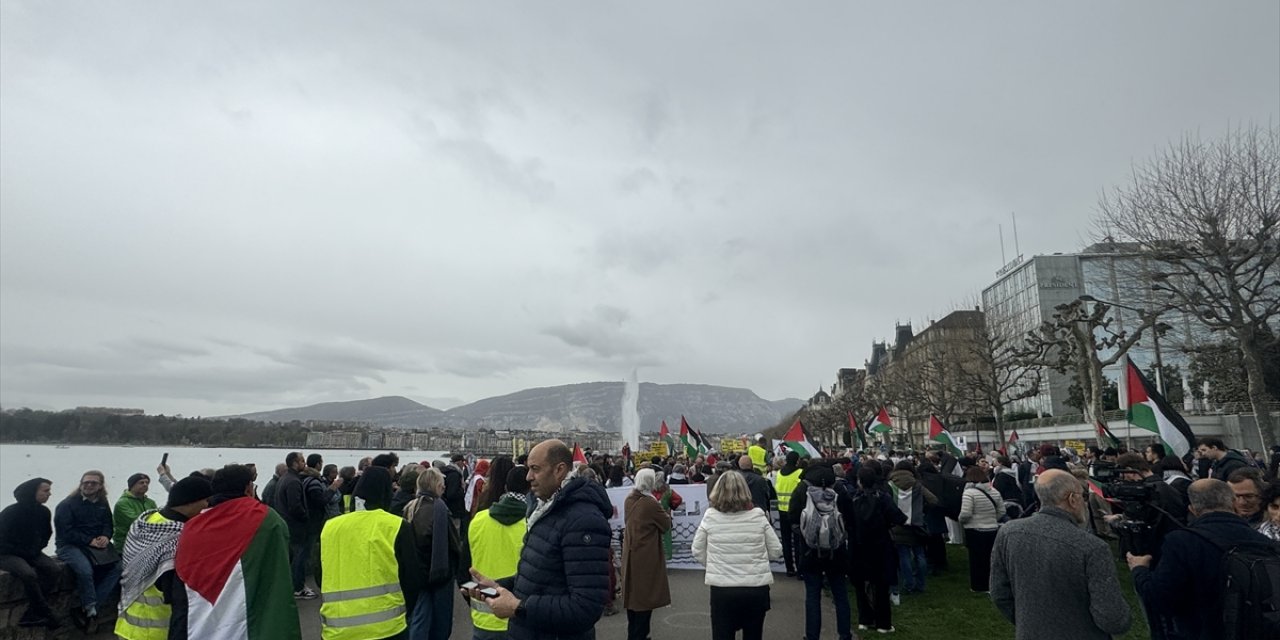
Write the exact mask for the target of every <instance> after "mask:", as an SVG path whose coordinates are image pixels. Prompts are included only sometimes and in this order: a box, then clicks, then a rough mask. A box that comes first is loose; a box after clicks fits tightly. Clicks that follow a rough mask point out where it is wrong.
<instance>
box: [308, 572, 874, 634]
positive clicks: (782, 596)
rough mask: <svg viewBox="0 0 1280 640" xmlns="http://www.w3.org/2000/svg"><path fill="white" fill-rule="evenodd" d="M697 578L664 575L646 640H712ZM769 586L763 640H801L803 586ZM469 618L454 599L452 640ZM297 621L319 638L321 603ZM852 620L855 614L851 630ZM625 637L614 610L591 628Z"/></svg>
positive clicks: (826, 623)
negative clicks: (666, 588)
mask: <svg viewBox="0 0 1280 640" xmlns="http://www.w3.org/2000/svg"><path fill="white" fill-rule="evenodd" d="M702 575H703V572H702V571H691V570H684V569H673V570H669V571H668V572H667V580H668V581H669V582H670V585H671V601H672V605H671V606H670V607H666V608H664V609H660V610H658V611H654V612H653V631H652V633H651V634H650V635H652V636H653V637H654V638H705V637H709V636H710V635H711V617H710V615H709V614H708V612H707V611H708V602H709V600H710V594H709V592H708V591H707V586H706V585H705V584H703V583H702ZM774 580H775V583H774V585H773V588H772V590H771V596H772V600H773V608H772V609H771V610H770V611H769V615H768V616H766V617H765V621H764V637H766V638H769V639H770V640H777V639H795V638H801V637H803V636H804V583H803V582H801V581H799V580H797V579H795V578H788V577H786V576H785V575H784V574H781V573H778V574H774ZM619 607H621V603H619ZM469 612H470V609H468V608H467V607H466V605H464V604H463V602H462V596H461V595H459V596H458V598H457V600H456V601H455V603H454V608H453V635H452V636H450V638H451V639H452V640H470V638H471V616H470V614H469ZM299 615H300V616H301V618H302V637H303V638H305V639H308V640H310V639H312V638H319V637H320V601H319V600H310V601H307V602H301V603H299ZM856 615H857V614H856V613H854V616H855V619H854V624H855V625H856V624H857V619H856ZM822 621H823V627H822V637H823V638H834V637H836V630H835V609H834V607H833V606H832V604H831V598H830V597H827V598H825V599H824V601H823V613H822ZM855 630H856V626H855ZM626 637H627V614H626V611H622V610H619V612H618V614H617V615H613V616H607V617H604V618H601V619H600V622H598V623H596V638H597V640H626Z"/></svg>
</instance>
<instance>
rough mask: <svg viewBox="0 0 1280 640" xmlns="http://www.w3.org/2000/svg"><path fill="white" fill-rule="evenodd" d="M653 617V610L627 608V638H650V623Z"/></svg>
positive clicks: (644, 639) (634, 639) (645, 639)
mask: <svg viewBox="0 0 1280 640" xmlns="http://www.w3.org/2000/svg"><path fill="white" fill-rule="evenodd" d="M652 619H653V612H652V611H632V610H630V609H627V640H649V623H650V622H651V621H652Z"/></svg>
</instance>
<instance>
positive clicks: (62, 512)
mask: <svg viewBox="0 0 1280 640" xmlns="http://www.w3.org/2000/svg"><path fill="white" fill-rule="evenodd" d="M105 483H106V479H105V476H103V475H102V472H101V471H86V472H84V475H82V476H81V477H80V486H79V488H77V489H76V492H75V493H73V494H71V495H70V496H67V497H66V498H64V499H63V500H62V502H59V503H58V506H57V508H56V509H54V512H53V524H54V529H55V530H56V534H55V537H54V546H55V548H56V549H57V553H58V559H59V560H62V561H63V562H65V563H66V564H67V565H68V566H70V567H71V571H72V573H74V574H75V575H76V590H77V591H78V592H79V596H80V598H79V599H80V608H79V609H73V610H72V616H73V618H74V619H75V621H76V623H77V624H78V625H80V626H81V627H84V628H85V629H86V630H88V631H90V632H95V633H96V629H97V618H98V605H100V604H105V603H106V601H107V599H108V598H109V597H110V596H111V592H112V591H114V590H115V588H116V585H117V584H119V582H120V562H119V561H118V560H119V557H118V556H117V561H116V562H110V561H109V557H110V555H111V553H113V552H114V550H112V551H111V552H108V551H107V547H108V546H110V544H111V535H112V533H113V530H114V528H115V524H114V522H113V521H112V517H111V505H109V504H107V487H106V484H105ZM94 555H97V556H101V560H100V561H99V563H98V564H94V562H93V561H92V560H90V557H91V556H94Z"/></svg>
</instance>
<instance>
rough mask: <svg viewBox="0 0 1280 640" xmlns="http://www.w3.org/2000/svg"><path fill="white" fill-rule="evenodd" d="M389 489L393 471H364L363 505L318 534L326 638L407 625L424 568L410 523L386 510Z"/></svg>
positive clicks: (370, 634)
mask: <svg viewBox="0 0 1280 640" xmlns="http://www.w3.org/2000/svg"><path fill="white" fill-rule="evenodd" d="M382 484H385V485H386V486H382ZM390 489H391V476H390V475H388V474H386V473H372V474H366V475H365V476H364V477H363V478H362V479H361V482H360V483H359V485H357V486H356V490H355V496H356V497H357V498H360V499H361V500H364V510H363V511H353V512H351V513H346V514H343V515H340V516H338V517H336V518H333V519H330V520H329V521H328V522H326V523H325V525H324V530H323V531H322V532H321V534H320V565H321V567H323V571H324V583H323V584H322V585H321V587H322V588H321V591H322V593H321V598H322V602H323V604H321V605H320V625H321V630H322V631H321V633H322V635H323V637H324V639H325V640H375V639H379V638H396V637H400V636H401V634H402V633H404V631H405V630H406V629H407V628H408V626H409V625H408V622H407V621H408V607H409V604H410V603H413V602H414V601H415V600H416V598H417V585H418V582H419V580H420V579H421V574H422V573H423V572H422V567H421V564H420V562H419V560H418V552H417V548H416V547H415V546H414V541H413V529H412V527H410V525H409V523H408V522H406V521H405V520H404V519H402V518H400V517H398V516H394V515H392V514H390V513H388V512H387V510H386V509H387V507H388V506H389V504H388V501H389V500H388V499H389V497H390V496H391V491H390Z"/></svg>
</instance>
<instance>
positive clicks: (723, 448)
mask: <svg viewBox="0 0 1280 640" xmlns="http://www.w3.org/2000/svg"><path fill="white" fill-rule="evenodd" d="M746 451H747V444H746V443H745V442H743V441H742V439H741V438H722V439H721V440H720V452H721V453H746Z"/></svg>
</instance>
